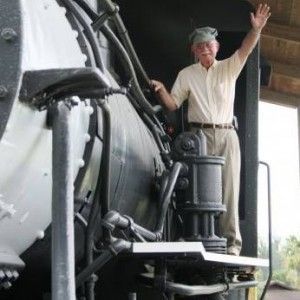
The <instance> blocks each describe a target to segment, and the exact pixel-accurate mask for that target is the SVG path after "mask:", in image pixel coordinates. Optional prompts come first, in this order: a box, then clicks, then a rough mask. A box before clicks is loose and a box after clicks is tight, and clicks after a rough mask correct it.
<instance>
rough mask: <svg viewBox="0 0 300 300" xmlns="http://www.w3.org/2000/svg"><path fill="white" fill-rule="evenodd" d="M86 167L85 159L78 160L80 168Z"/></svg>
mask: <svg viewBox="0 0 300 300" xmlns="http://www.w3.org/2000/svg"><path fill="white" fill-rule="evenodd" d="M84 165H85V163H84V160H83V159H78V167H79V168H82V167H83V166H84Z"/></svg>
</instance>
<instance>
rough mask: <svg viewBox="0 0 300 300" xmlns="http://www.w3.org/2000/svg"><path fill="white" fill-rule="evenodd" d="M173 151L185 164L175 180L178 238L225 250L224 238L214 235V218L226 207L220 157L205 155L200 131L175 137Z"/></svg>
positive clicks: (221, 159)
mask: <svg viewBox="0 0 300 300" xmlns="http://www.w3.org/2000/svg"><path fill="white" fill-rule="evenodd" d="M175 153H176V154H175V157H176V160H179V161H181V162H183V163H184V164H185V165H186V172H185V174H183V175H182V176H181V178H180V179H179V183H178V196H179V197H178V198H179V200H178V202H177V207H178V209H179V210H180V212H181V214H182V217H183V227H184V230H183V236H182V238H183V239H184V240H187V241H201V242H202V243H203V245H204V247H205V249H206V250H207V251H212V252H218V253H226V239H225V238H220V237H218V236H217V235H216V234H215V223H216V222H215V220H216V217H217V216H218V215H219V214H220V213H222V212H224V211H225V210H226V208H225V205H223V204H222V165H224V158H223V157H218V156H208V155H206V138H205V136H204V134H203V133H202V132H201V131H199V132H197V133H191V132H185V133H182V134H181V135H180V136H178V138H177V139H176V140H175Z"/></svg>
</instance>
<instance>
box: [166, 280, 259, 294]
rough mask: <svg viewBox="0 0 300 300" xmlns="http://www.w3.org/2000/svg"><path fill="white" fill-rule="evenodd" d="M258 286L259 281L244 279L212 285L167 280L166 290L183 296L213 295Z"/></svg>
mask: <svg viewBox="0 0 300 300" xmlns="http://www.w3.org/2000/svg"><path fill="white" fill-rule="evenodd" d="M254 286H257V281H243V282H236V283H229V284H224V283H218V284H212V285H194V286H190V285H186V284H181V283H174V282H170V281H167V282H166V290H167V291H168V292H171V293H174V294H178V295H183V296H198V295H211V294H216V293H223V292H226V291H227V290H233V289H246V288H250V287H254Z"/></svg>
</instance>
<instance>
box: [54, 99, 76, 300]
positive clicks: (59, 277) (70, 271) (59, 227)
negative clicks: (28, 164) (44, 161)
mask: <svg viewBox="0 0 300 300" xmlns="http://www.w3.org/2000/svg"><path fill="white" fill-rule="evenodd" d="M52 182H53V184H52V262H51V265H52V300H61V299H68V300H75V299H76V296H75V281H74V277H75V250H74V199H73V197H74V196H73V182H74V178H73V162H72V143H71V123H70V108H68V107H67V105H66V104H65V103H63V102H60V103H57V104H56V105H55V107H54V109H53V126H52Z"/></svg>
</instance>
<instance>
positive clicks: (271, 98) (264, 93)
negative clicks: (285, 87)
mask: <svg viewBox="0 0 300 300" xmlns="http://www.w3.org/2000/svg"><path fill="white" fill-rule="evenodd" d="M260 100H262V101H265V102H269V103H274V104H280V105H285V106H290V107H299V106H300V97H298V96H293V95H287V94H284V93H280V92H276V91H273V90H271V89H269V88H265V87H262V88H261V89H260Z"/></svg>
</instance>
